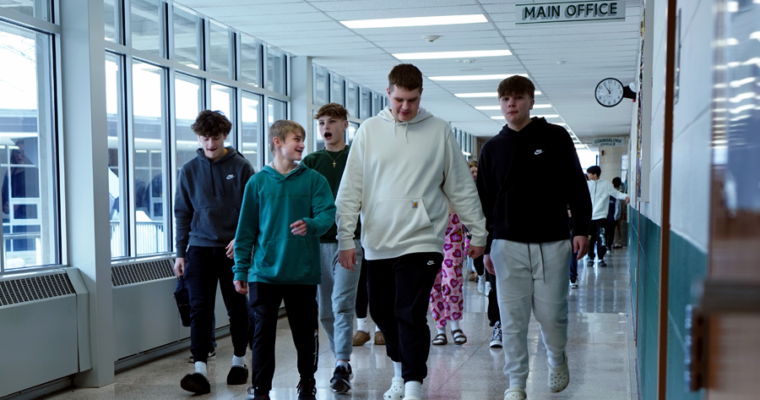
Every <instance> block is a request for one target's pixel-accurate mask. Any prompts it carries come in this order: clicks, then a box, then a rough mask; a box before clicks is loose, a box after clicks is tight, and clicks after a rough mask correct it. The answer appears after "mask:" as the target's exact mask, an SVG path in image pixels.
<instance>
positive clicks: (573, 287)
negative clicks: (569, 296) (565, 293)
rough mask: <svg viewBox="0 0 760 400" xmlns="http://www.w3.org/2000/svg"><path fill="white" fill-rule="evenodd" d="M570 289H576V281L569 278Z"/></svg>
mask: <svg viewBox="0 0 760 400" xmlns="http://www.w3.org/2000/svg"><path fill="white" fill-rule="evenodd" d="M570 289H578V280H577V279H575V278H570Z"/></svg>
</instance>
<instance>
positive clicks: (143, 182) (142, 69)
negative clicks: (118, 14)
mask: <svg viewBox="0 0 760 400" xmlns="http://www.w3.org/2000/svg"><path fill="white" fill-rule="evenodd" d="M133 4H134V3H133ZM132 84H133V87H132V97H133V103H134V127H133V128H132V129H133V132H134V143H135V144H134V147H135V154H134V168H135V172H134V174H135V175H134V177H133V180H134V185H135V187H134V193H135V199H134V215H133V217H134V219H135V226H136V229H137V231H136V232H135V237H136V238H137V243H136V244H137V255H142V254H151V253H160V252H166V251H168V250H169V249H168V246H167V240H166V227H167V226H168V219H169V218H170V215H169V214H170V213H166V212H164V208H165V207H164V205H165V204H167V191H166V190H164V189H165V182H164V179H163V176H164V175H165V174H164V163H163V162H162V160H164V159H165V157H163V151H164V148H165V142H164V141H165V140H166V139H165V138H166V136H167V135H166V113H165V111H164V110H166V96H165V93H164V91H163V88H164V87H165V86H166V71H165V70H164V69H162V68H159V67H156V66H153V65H150V64H146V63H142V62H139V61H134V62H133V64H132Z"/></svg>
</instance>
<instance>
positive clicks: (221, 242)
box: [174, 147, 254, 257]
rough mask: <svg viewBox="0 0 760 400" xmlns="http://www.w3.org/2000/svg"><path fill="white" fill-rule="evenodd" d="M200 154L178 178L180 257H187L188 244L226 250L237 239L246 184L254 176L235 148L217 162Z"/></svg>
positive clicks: (200, 151) (176, 214) (176, 207)
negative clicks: (236, 233)
mask: <svg viewBox="0 0 760 400" xmlns="http://www.w3.org/2000/svg"><path fill="white" fill-rule="evenodd" d="M196 153H197V156H196V157H195V158H194V159H192V160H190V161H188V162H187V163H185V165H183V166H182V169H181V170H180V171H179V178H178V179H177V191H176V194H175V196H174V218H175V220H176V226H177V247H176V250H177V257H185V251H186V250H187V246H188V245H190V246H200V247H225V246H227V245H228V244H229V242H230V241H231V240H232V239H234V238H235V231H236V230H237V224H238V217H239V216H240V206H241V204H242V202H243V192H244V190H245V184H246V183H248V179H250V178H251V176H253V173H254V170H253V167H252V166H251V163H249V162H248V160H246V159H245V158H244V157H243V156H242V155H241V154H240V153H238V152H237V151H235V149H234V148H233V147H227V154H225V155H224V156H222V158H220V159H218V160H216V161H214V162H211V160H209V159H208V158H206V156H205V155H204V154H203V149H198V150H197V151H196Z"/></svg>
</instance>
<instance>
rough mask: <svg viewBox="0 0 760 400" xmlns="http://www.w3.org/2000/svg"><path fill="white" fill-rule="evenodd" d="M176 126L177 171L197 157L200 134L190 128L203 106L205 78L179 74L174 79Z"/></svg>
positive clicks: (177, 172) (176, 172)
mask: <svg viewBox="0 0 760 400" xmlns="http://www.w3.org/2000/svg"><path fill="white" fill-rule="evenodd" d="M174 93H175V94H174V95H175V96H176V98H175V103H174V104H175V106H176V110H175V115H176V121H177V128H176V133H175V137H176V143H175V145H176V163H175V166H176V171H175V175H174V176H175V178H176V177H177V176H178V175H179V170H180V169H182V166H183V165H185V163H186V162H188V161H190V160H192V159H193V158H195V155H196V154H195V150H196V149H198V147H199V144H198V136H197V135H196V134H195V132H193V130H192V129H190V126H191V125H193V123H194V122H195V118H197V117H198V113H200V112H201V110H203V109H204V107H203V80H202V79H199V78H196V77H193V76H189V75H184V74H177V75H176V78H175V80H174Z"/></svg>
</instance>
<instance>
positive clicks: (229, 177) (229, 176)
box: [227, 174, 235, 180]
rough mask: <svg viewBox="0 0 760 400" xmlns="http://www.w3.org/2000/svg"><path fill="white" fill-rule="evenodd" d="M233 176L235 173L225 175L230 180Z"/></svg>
mask: <svg viewBox="0 0 760 400" xmlns="http://www.w3.org/2000/svg"><path fill="white" fill-rule="evenodd" d="M234 177H235V175H232V174H229V175H227V180H230V179H232V178H234Z"/></svg>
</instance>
